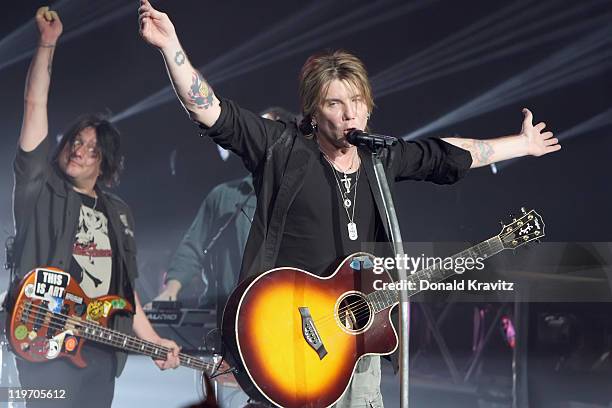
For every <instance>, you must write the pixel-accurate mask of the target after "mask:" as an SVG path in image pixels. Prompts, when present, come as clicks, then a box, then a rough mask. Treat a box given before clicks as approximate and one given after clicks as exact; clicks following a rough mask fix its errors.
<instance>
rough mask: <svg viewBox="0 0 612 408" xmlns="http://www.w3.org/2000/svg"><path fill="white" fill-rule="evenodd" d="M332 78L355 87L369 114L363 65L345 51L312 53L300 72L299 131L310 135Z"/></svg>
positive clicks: (369, 99)
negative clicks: (317, 109)
mask: <svg viewBox="0 0 612 408" xmlns="http://www.w3.org/2000/svg"><path fill="white" fill-rule="evenodd" d="M334 79H339V80H342V81H346V82H348V83H349V84H350V85H352V86H354V87H355V88H356V89H357V90H358V91H359V93H360V94H361V96H362V97H363V100H364V102H365V104H366V106H367V109H368V112H372V109H373V108H374V99H373V97H372V87H371V85H370V81H369V79H368V73H367V71H366V69H365V66H364V64H363V62H361V60H360V59H359V58H357V57H356V56H354V55H353V54H351V53H349V52H346V51H344V50H336V51H327V52H323V53H319V54H315V55H313V56H311V57H309V58H308V59H307V60H306V63H305V64H304V66H303V67H302V71H301V72H300V85H299V94H300V104H301V110H302V115H303V119H302V123H301V125H300V128H301V129H302V131H303V132H304V133H305V134H310V133H312V131H313V129H312V126H311V124H310V122H311V120H312V115H313V113H314V112H315V110H316V108H317V107H318V106H320V105H321V103H322V102H323V98H324V97H325V95H326V94H327V89H328V88H329V84H330V83H331V82H332V81H333V80H334Z"/></svg>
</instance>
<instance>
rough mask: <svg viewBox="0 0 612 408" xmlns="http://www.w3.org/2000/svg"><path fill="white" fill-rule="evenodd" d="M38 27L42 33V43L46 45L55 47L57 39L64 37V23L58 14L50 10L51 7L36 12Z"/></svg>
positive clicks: (41, 8)
mask: <svg viewBox="0 0 612 408" xmlns="http://www.w3.org/2000/svg"><path fill="white" fill-rule="evenodd" d="M34 19H35V20H36V25H37V26H38V32H39V33H40V41H41V43H42V44H44V45H55V43H56V42H57V39H58V38H59V36H60V35H62V30H63V28H64V27H63V26H62V21H61V20H60V18H59V15H58V14H57V12H55V11H53V10H49V7H47V6H44V7H40V8H39V9H38V10H36V16H35V17H34Z"/></svg>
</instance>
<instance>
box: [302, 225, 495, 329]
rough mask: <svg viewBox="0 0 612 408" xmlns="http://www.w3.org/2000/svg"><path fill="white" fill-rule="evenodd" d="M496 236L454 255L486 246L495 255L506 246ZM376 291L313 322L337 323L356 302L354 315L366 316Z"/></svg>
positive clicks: (421, 273) (416, 273)
mask: <svg viewBox="0 0 612 408" xmlns="http://www.w3.org/2000/svg"><path fill="white" fill-rule="evenodd" d="M495 238H498V236H495V237H492V238H490V239H487V240H485V241H483V242H481V243H479V244H477V245H475V246H473V247H471V248H468V249H466V250H464V251H461V252H459V253H457V254H455V255H453V257H457V256H459V255H461V254H463V253H468V254H470V253H471V252H470V251H471V250H472V249H473V248H480V247H485V248H486V249H487V250H489V251H491V253H490V255H489V256H487V258H488V257H490V256H492V255H494V254H496V253H497V252H500V251H501V250H503V248H504V247H503V244H502V243H501V242H497V241H492V242H490V241H491V240H493V239H495ZM436 270H444V269H441V268H435V267H434V268H426V269H421V270H419V271H417V272H415V273H414V274H413V275H412V276H416V277H426V276H431V273H432V272H433V273H435V271H436ZM425 271H430V273H429V274H426V273H424V272H425ZM449 277H450V276H449ZM385 292H388V293H393V296H394V297H396V298H397V297H398V291H397V290H396V291H391V290H385ZM418 292H419V291H416V292H414V293H412V294H411V295H410V296H412V295H414V294H416V293H418ZM374 293H376V291H374V292H370V293H368V294H367V295H366V298H368V299H367V300H366V299H359V300H358V301H356V302H351V303H349V304H347V305H346V306H343V307H340V308H338V311H337V312H334V313H332V314H330V315H326V316H322V317H320V318H319V319H316V320H313V322H314V323H318V324H319V325H324V324H327V323H329V322H330V321H331V322H333V323H334V324H337V321H336V319H341V317H342V315H343V314H344V313H346V312H347V311H348V310H349V309H351V308H352V307H353V306H354V305H356V304H360V306H357V307H356V308H355V309H353V310H352V312H353V315H354V316H355V317H359V318H363V317H366V316H367V315H368V314H370V311H369V310H370V305H371V304H373V302H372V301H371V299H369V296H370V295H372V294H374ZM398 302H399V301H394V302H393V303H392V304H391V305H389V306H388V307H385V308H383V309H381V310H379V311H376V312H374V313H373V314H376V313H380V312H382V311H384V310H386V309H388V308H390V307H393V306H394V305H395V304H396V303H398Z"/></svg>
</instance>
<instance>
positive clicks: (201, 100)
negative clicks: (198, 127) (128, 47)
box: [138, 0, 221, 127]
mask: <svg viewBox="0 0 612 408" xmlns="http://www.w3.org/2000/svg"><path fill="white" fill-rule="evenodd" d="M138 13H139V20H138V21H139V23H140V35H141V36H142V38H143V39H144V40H145V41H146V42H147V43H149V44H151V45H153V46H154V47H156V48H157V49H159V50H160V51H161V53H162V55H163V57H164V61H165V63H166V69H167V70H168V76H169V77H170V81H171V82H172V86H173V87H174V91H175V92H176V96H177V97H178V98H179V100H180V101H181V103H182V104H183V107H184V108H185V109H186V110H187V113H188V114H189V116H191V118H192V119H194V120H197V121H198V122H200V123H203V124H204V125H206V126H209V127H210V126H212V125H214V123H215V122H216V121H217V118H218V117H219V114H220V113H221V108H220V106H219V100H218V99H217V97H216V96H215V94H214V92H213V90H212V88H211V87H210V85H209V84H208V82H206V80H205V79H204V78H203V77H202V75H201V74H200V73H199V72H198V71H197V70H196V69H195V68H194V67H193V66H192V65H191V63H190V62H189V59H188V58H187V54H186V53H185V51H184V50H183V48H182V47H181V43H180V42H179V39H178V37H177V35H176V31H175V30H174V25H173V24H172V21H170V19H169V18H168V15H167V14H165V13H162V12H160V11H158V10H155V9H154V8H153V6H151V4H150V3H149V2H148V0H141V1H140V8H139V9H138Z"/></svg>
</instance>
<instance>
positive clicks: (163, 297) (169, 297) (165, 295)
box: [142, 289, 177, 310]
mask: <svg viewBox="0 0 612 408" xmlns="http://www.w3.org/2000/svg"><path fill="white" fill-rule="evenodd" d="M176 296H177V293H176V292H175V291H173V290H170V289H165V290H163V291H162V292H160V294H159V295H157V296H156V297H154V298H153V300H152V301H150V302H149V303H145V305H144V306H143V307H142V308H143V309H145V310H149V309H152V308H153V302H157V301H160V302H166V301H173V300H176Z"/></svg>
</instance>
